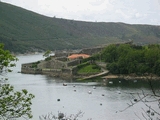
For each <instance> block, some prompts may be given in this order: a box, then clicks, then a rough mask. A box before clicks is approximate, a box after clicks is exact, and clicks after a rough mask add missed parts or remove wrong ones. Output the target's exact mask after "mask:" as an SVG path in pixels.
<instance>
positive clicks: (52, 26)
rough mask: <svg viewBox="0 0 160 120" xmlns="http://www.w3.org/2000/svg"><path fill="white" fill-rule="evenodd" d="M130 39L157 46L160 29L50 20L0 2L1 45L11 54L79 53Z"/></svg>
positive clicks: (145, 26) (121, 24) (143, 26)
mask: <svg viewBox="0 0 160 120" xmlns="http://www.w3.org/2000/svg"><path fill="white" fill-rule="evenodd" d="M129 39H130V40H133V42H134V43H137V44H149V43H159V42H160V26H151V25H129V24H124V23H102V22H101V23H100V22H82V21H74V20H67V19H60V18H55V17H53V18H51V17H46V16H43V15H40V14H37V13H34V12H32V11H28V10H25V9H23V8H20V7H16V6H13V5H10V4H6V3H3V2H0V42H1V43H4V44H5V49H8V50H10V51H13V52H22V53H23V52H27V51H35V50H37V49H38V50H48V49H49V50H61V49H79V48H86V47H92V46H97V45H101V44H107V43H115V42H121V41H128V40H129Z"/></svg>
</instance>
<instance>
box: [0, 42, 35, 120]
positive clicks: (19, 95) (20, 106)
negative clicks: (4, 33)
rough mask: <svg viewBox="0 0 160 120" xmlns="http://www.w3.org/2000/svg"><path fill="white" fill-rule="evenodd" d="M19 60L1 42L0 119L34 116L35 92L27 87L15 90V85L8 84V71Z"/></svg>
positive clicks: (10, 119)
mask: <svg viewBox="0 0 160 120" xmlns="http://www.w3.org/2000/svg"><path fill="white" fill-rule="evenodd" d="M16 60H17V58H16V57H14V56H13V55H11V53H10V52H9V51H7V50H4V45H2V44H0V120H13V119H15V118H21V117H23V118H25V119H30V118H32V117H33V116H32V111H31V105H32V102H31V101H32V99H33V98H34V95H33V94H30V93H28V91H27V90H26V89H23V90H21V91H15V90H14V87H13V86H12V85H10V84H8V83H7V82H6V81H7V80H8V79H7V78H5V74H6V73H7V72H11V71H12V70H11V68H12V67H14V66H15V64H14V63H13V62H15V61H16Z"/></svg>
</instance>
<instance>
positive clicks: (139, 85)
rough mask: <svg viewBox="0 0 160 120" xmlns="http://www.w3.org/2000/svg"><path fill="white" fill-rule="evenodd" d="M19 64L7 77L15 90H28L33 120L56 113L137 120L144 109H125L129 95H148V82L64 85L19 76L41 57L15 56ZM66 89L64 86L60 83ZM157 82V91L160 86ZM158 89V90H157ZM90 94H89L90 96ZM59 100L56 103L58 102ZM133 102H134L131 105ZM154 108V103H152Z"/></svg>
mask: <svg viewBox="0 0 160 120" xmlns="http://www.w3.org/2000/svg"><path fill="white" fill-rule="evenodd" d="M17 57H18V59H19V61H18V62H16V64H17V66H16V67H15V68H13V72H12V73H9V74H8V75H7V76H8V78H9V81H8V82H9V83H10V84H11V85H13V86H14V87H15V89H16V90H21V89H27V90H28V91H29V92H30V93H32V94H34V95H35V98H34V99H33V105H32V111H33V112H32V113H33V116H34V117H33V120H39V116H41V115H46V114H48V113H51V112H52V113H53V114H55V115H57V114H58V111H60V112H63V113H65V114H66V115H67V116H69V115H71V114H76V113H78V112H79V111H82V112H83V113H84V114H83V116H82V117H81V118H79V120H87V119H90V118H91V119H92V120H140V119H142V120H143V119H144V117H143V116H142V113H143V109H146V107H145V105H144V104H143V103H141V102H139V103H137V104H136V105H135V106H133V107H130V108H128V109H127V110H125V111H123V112H120V111H121V110H123V109H125V108H126V107H127V106H128V104H127V103H130V100H132V101H133V97H132V96H131V95H130V94H129V93H131V92H134V93H142V90H143V92H145V93H150V92H151V91H150V89H149V88H148V84H147V82H139V81H137V80H133V81H125V80H114V81H111V82H109V83H108V84H103V83H102V82H101V83H96V82H86V83H78V82H72V81H68V82H66V81H64V80H63V79H59V78H53V77H49V76H45V75H30V74H21V73H18V72H19V71H21V64H22V63H29V62H33V61H37V60H42V59H43V57H42V55H26V56H17ZM64 82H65V83H66V84H67V86H63V83H64ZM158 84H159V82H157V83H156V85H157V86H156V87H157V88H158V87H159V86H160V84H159V85H158ZM159 88H160V87H159ZM88 91H91V93H92V94H89V93H88ZM58 99H59V101H58ZM133 102H134V101H133ZM152 105H153V106H156V105H157V104H156V103H152Z"/></svg>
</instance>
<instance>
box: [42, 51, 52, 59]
mask: <svg viewBox="0 0 160 120" xmlns="http://www.w3.org/2000/svg"><path fill="white" fill-rule="evenodd" d="M50 54H51V51H50V50H47V51H46V52H45V53H44V54H43V57H46V58H47V57H49V55H50Z"/></svg>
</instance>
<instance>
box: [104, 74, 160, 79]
mask: <svg viewBox="0 0 160 120" xmlns="http://www.w3.org/2000/svg"><path fill="white" fill-rule="evenodd" d="M102 78H103V79H125V80H135V79H136V80H160V77H159V76H156V75H153V76H149V75H146V76H137V75H107V76H104V77H102Z"/></svg>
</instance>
